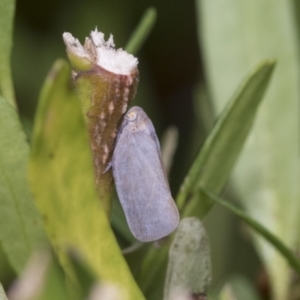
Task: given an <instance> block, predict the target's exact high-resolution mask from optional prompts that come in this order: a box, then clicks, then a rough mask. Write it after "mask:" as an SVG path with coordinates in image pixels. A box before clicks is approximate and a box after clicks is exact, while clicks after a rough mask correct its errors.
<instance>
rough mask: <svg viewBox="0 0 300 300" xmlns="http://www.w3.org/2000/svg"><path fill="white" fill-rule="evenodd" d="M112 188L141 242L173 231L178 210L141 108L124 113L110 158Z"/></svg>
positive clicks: (151, 131) (151, 127)
mask: <svg viewBox="0 0 300 300" xmlns="http://www.w3.org/2000/svg"><path fill="white" fill-rule="evenodd" d="M111 167H112V171H113V177H114V181H115V185H116V190H117V193H118V197H119V200H120V203H121V205H122V208H123V210H124V213H125V217H126V220H127V223H128V225H129V228H130V230H131V232H132V234H133V235H134V236H135V238H136V239H138V240H140V241H142V242H150V241H155V240H158V239H160V238H162V237H165V236H167V235H169V234H170V233H171V232H172V231H174V230H175V229H176V228H177V226H178V223H179V212H178V209H177V206H176V204H175V202H174V200H173V198H172V195H171V192H170V187H169V183H168V179H167V176H166V172H165V169H164V165H163V161H162V158H161V152H160V145H159V141H158V138H157V136H156V133H155V129H154V126H153V124H152V122H151V120H150V119H149V118H148V116H147V115H146V113H145V112H144V111H143V109H142V108H140V107H137V106H134V107H132V108H131V109H130V110H129V111H128V112H127V113H126V114H125V116H124V119H123V122H122V124H121V126H120V129H119V131H118V134H117V140H116V145H115V149H114V152H113V157H112V161H111Z"/></svg>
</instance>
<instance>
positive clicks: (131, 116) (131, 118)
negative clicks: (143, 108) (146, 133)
mask: <svg viewBox="0 0 300 300" xmlns="http://www.w3.org/2000/svg"><path fill="white" fill-rule="evenodd" d="M136 117H137V113H136V112H135V111H131V112H130V113H128V114H127V119H128V121H134V120H135V119H136Z"/></svg>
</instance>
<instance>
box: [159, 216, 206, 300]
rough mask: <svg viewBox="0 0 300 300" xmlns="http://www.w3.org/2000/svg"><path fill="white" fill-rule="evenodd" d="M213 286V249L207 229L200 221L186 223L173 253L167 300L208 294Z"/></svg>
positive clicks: (181, 223) (179, 229)
mask: <svg viewBox="0 0 300 300" xmlns="http://www.w3.org/2000/svg"><path fill="white" fill-rule="evenodd" d="M210 282H211V258H210V247H209V241H208V237H207V235H206V231H205V228H204V227H203V225H202V223H201V222H200V221H199V220H198V218H195V217H190V218H185V219H182V220H181V222H180V224H179V227H178V229H177V231H176V234H175V237H174V240H173V242H172V244H171V247H170V250H169V262H168V268H167V275H166V280H165V288H164V300H172V299H174V298H175V296H179V295H180V294H182V296H184V295H185V296H187V297H189V296H191V295H200V294H206V293H207V290H208V287H209V285H210ZM183 298H184V297H183ZM184 299H185V298H184Z"/></svg>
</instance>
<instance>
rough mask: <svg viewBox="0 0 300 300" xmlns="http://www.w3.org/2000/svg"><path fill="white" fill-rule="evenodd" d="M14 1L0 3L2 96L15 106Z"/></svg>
mask: <svg viewBox="0 0 300 300" xmlns="http://www.w3.org/2000/svg"><path fill="white" fill-rule="evenodd" d="M14 12H15V1H14V0H1V1H0V94H1V95H2V96H3V97H4V98H5V99H7V100H8V102H9V103H10V104H12V105H15V95H14V89H13V83H12V76H11V69H10V55H11V47H12V39H13V18H14Z"/></svg>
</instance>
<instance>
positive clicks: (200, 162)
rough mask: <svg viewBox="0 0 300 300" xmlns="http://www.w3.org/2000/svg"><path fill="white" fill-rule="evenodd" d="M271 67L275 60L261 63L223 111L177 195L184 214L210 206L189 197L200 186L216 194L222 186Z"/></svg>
mask: <svg viewBox="0 0 300 300" xmlns="http://www.w3.org/2000/svg"><path fill="white" fill-rule="evenodd" d="M273 69H274V62H265V63H263V64H261V65H260V66H259V67H258V68H257V69H256V70H255V71H254V72H253V73H252V74H251V75H250V76H249V77H248V78H247V79H246V80H245V82H244V83H243V84H242V86H241V88H240V89H239V91H238V92H237V94H236V95H235V96H234V97H233V99H232V100H231V101H230V102H229V103H228V104H227V106H226V107H225V109H224V110H223V111H222V113H221V115H220V117H219V118H218V120H217V122H216V124H215V125H214V127H213V129H212V131H211V133H210V134H209V136H208V137H207V139H206V140H205V143H204V145H203V147H202V148H201V151H200V153H199V154H198V156H197V158H196V160H195V162H194V163H193V165H192V167H191V169H190V171H189V173H188V175H187V176H186V179H185V181H184V183H183V185H182V187H181V189H180V192H179V194H178V196H177V204H178V206H179V207H180V209H181V210H182V211H183V216H190V215H195V214H197V215H198V216H200V217H203V216H204V215H205V214H206V213H207V212H208V210H209V209H210V208H211V202H205V201H203V200H201V201H199V198H198V197H197V198H194V199H192V200H191V198H192V196H193V194H194V193H195V192H196V191H197V189H198V188H199V186H201V187H203V188H205V189H208V190H211V191H213V192H215V193H219V192H220V191H221V190H222V188H223V187H224V185H225V183H226V181H227V180H228V177H229V175H230V172H231V170H232V168H233V166H234V163H235V161H236V160H237V158H238V155H239V154H240V152H241V150H242V147H243V145H244V142H245V140H246V138H247V136H248V134H249V132H250V130H251V126H252V124H253V120H254V118H255V115H256V112H257V109H258V107H259V104H260V102H261V100H262V99H263V95H264V93H265V91H266V88H267V87H268V84H269V81H270V78H271V75H272V72H273ZM237 124H239V125H238V126H237ZM188 200H190V201H188Z"/></svg>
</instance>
